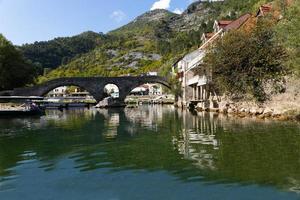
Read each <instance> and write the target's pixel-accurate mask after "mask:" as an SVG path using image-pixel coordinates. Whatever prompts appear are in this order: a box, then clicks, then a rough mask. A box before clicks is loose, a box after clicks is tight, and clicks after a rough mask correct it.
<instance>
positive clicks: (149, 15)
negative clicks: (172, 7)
mask: <svg viewBox="0 0 300 200" xmlns="http://www.w3.org/2000/svg"><path fill="white" fill-rule="evenodd" d="M172 15H176V14H174V13H172V12H170V11H168V10H164V9H155V10H151V11H148V12H146V13H144V14H142V15H140V16H138V17H137V18H136V19H135V20H134V21H159V20H162V19H165V18H166V17H169V16H172Z"/></svg>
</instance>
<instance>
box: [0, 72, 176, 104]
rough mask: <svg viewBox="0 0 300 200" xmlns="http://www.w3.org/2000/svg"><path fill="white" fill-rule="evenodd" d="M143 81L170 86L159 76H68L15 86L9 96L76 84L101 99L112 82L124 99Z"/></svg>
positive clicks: (37, 93)
mask: <svg viewBox="0 0 300 200" xmlns="http://www.w3.org/2000/svg"><path fill="white" fill-rule="evenodd" d="M145 83H159V84H162V85H164V86H166V87H167V88H170V85H169V84H168V82H167V80H166V79H165V78H163V77H159V76H124V77H70V78H58V79H54V80H50V81H48V82H45V83H42V84H39V85H35V86H33V87H27V88H16V89H14V90H13V91H10V96H44V95H45V94H47V93H49V91H51V90H53V89H55V88H57V87H60V86H77V87H80V88H82V89H84V90H86V91H87V92H89V93H90V95H91V96H93V97H94V99H95V100H96V101H101V100H102V99H104V98H105V93H104V87H105V85H107V84H114V85H116V86H117V87H118V88H119V100H120V101H124V100H125V98H126V96H127V95H128V94H129V93H130V92H131V91H132V90H133V89H134V88H136V87H138V86H140V85H143V84H145ZM0 94H1V92H0Z"/></svg>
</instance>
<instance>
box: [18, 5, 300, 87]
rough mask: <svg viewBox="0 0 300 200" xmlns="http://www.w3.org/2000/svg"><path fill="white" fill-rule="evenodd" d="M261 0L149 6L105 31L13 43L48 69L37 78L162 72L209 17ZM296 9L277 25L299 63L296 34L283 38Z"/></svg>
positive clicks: (189, 46) (232, 13)
mask: <svg viewBox="0 0 300 200" xmlns="http://www.w3.org/2000/svg"><path fill="white" fill-rule="evenodd" d="M279 1H280V0H279ZM297 1H298V0H297ZM266 2H268V0H247V1H241V0H225V1H224V2H212V3H209V2H201V1H197V2H194V3H192V4H191V5H190V6H189V7H188V8H187V9H186V10H185V11H184V12H183V13H182V14H181V15H178V14H174V13H171V12H169V11H167V10H154V11H149V12H146V13H145V14H143V15H141V16H139V17H137V18H136V19H135V20H134V21H132V22H130V23H129V24H127V25H125V26H123V27H120V28H118V29H116V30H113V31H111V32H109V33H107V34H98V33H94V32H85V33H82V34H80V35H77V36H73V37H65V38H56V39H54V40H50V41H45V42H36V43H34V44H26V45H23V46H21V47H18V49H20V51H21V52H22V53H23V55H24V57H25V58H26V59H28V60H31V62H32V63H34V65H35V66H39V67H40V68H50V69H51V70H50V71H49V72H47V73H46V74H44V75H43V73H42V71H43V70H40V71H39V74H40V76H39V77H38V79H37V82H42V81H45V80H49V79H53V78H57V77H68V76H120V75H126V74H131V75H138V74H141V73H145V72H148V71H158V72H159V73H160V74H161V75H166V74H167V73H168V72H169V71H170V68H171V66H172V64H173V63H174V62H175V61H176V60H178V59H179V58H180V57H181V56H183V55H184V54H186V53H188V52H190V51H192V50H194V49H196V48H197V47H199V45H200V44H201V40H200V38H201V35H202V33H204V32H210V31H212V26H213V22H214V20H217V19H234V18H236V17H238V16H240V15H242V14H244V13H246V12H251V13H255V12H256V11H257V9H258V8H259V6H260V5H262V4H263V3H266ZM297 12H298V11H297V6H296V7H295V8H294V9H293V10H291V11H290V10H289V11H286V14H285V16H284V17H287V18H286V19H284V20H283V22H282V23H281V25H280V27H281V28H278V33H281V35H282V41H284V42H286V44H285V46H286V48H289V52H290V55H291V57H290V58H291V59H290V61H289V65H291V66H292V65H294V66H299V65H298V64H297V63H299V60H298V61H297V59H299V58H298V57H297V56H296V55H297V53H298V50H297V49H298V47H297V46H294V47H293V41H294V40H297V38H295V36H294V37H293V36H289V37H290V38H288V40H286V39H285V37H287V36H286V35H285V34H284V30H285V29H287V28H288V27H290V29H292V30H291V31H294V34H297V33H298V32H297V31H299V26H298V25H299V24H297V23H299V20H298V21H297V20H295V19H293V17H295V15H296V14H297ZM298 16H299V15H298ZM95 20H96V19H95ZM294 25H297V26H298V28H294V27H293V26H294ZM298 39H299V37H298ZM288 41H289V42H288ZM292 55H294V56H293V57H294V58H292ZM47 71H48V70H47Z"/></svg>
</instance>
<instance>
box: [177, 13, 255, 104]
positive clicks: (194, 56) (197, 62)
mask: <svg viewBox="0 0 300 200" xmlns="http://www.w3.org/2000/svg"><path fill="white" fill-rule="evenodd" d="M250 18H251V15H250V14H245V15H242V16H241V17H239V18H238V19H236V20H232V21H231V20H219V21H217V20H216V21H215V23H214V26H213V29H214V32H212V33H204V34H203V35H202V37H201V40H202V45H201V46H200V48H198V49H197V50H195V51H193V52H191V53H189V54H187V55H185V56H184V57H183V58H181V59H180V60H178V61H177V62H176V63H175V64H174V65H173V70H172V71H173V73H175V74H176V77H177V78H178V80H179V82H180V84H181V89H182V96H181V97H179V99H178V100H179V104H180V105H179V106H189V105H190V104H193V105H199V104H201V107H203V108H204V107H205V108H206V107H218V105H217V104H218V103H217V102H218V101H219V96H218V94H217V93H216V91H215V90H214V88H213V84H212V81H213V77H212V72H211V71H210V70H209V69H206V68H204V67H203V66H202V62H203V58H204V57H205V52H206V50H207V48H208V47H209V46H210V45H212V44H213V43H214V42H215V41H216V40H217V39H219V38H221V37H222V36H223V35H224V34H225V33H226V32H228V31H230V30H236V29H239V28H240V27H242V26H243V25H244V24H245V23H246V22H247V21H248V20H249V19H250Z"/></svg>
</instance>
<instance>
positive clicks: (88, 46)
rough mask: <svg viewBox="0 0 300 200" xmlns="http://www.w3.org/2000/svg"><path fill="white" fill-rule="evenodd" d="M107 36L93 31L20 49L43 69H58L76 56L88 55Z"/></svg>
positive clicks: (36, 43) (27, 45)
mask: <svg viewBox="0 0 300 200" xmlns="http://www.w3.org/2000/svg"><path fill="white" fill-rule="evenodd" d="M105 38H106V37H105V35H103V34H98V33H94V32H91V31H88V32H84V33H82V34H80V35H77V36H73V37H61V38H56V39H54V40H50V41H45V42H35V43H33V44H25V45H23V46H21V47H19V49H20V50H21V52H22V53H23V54H24V56H25V57H26V58H27V59H29V60H31V61H32V62H33V63H35V64H36V65H40V66H42V67H43V68H51V69H54V68H57V67H58V66H59V65H62V64H66V63H68V62H69V61H70V60H71V59H72V58H74V57H75V56H79V55H81V54H84V53H87V52H89V51H91V50H93V49H94V48H95V47H96V46H98V45H100V44H101V42H103V41H104V40H105Z"/></svg>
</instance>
